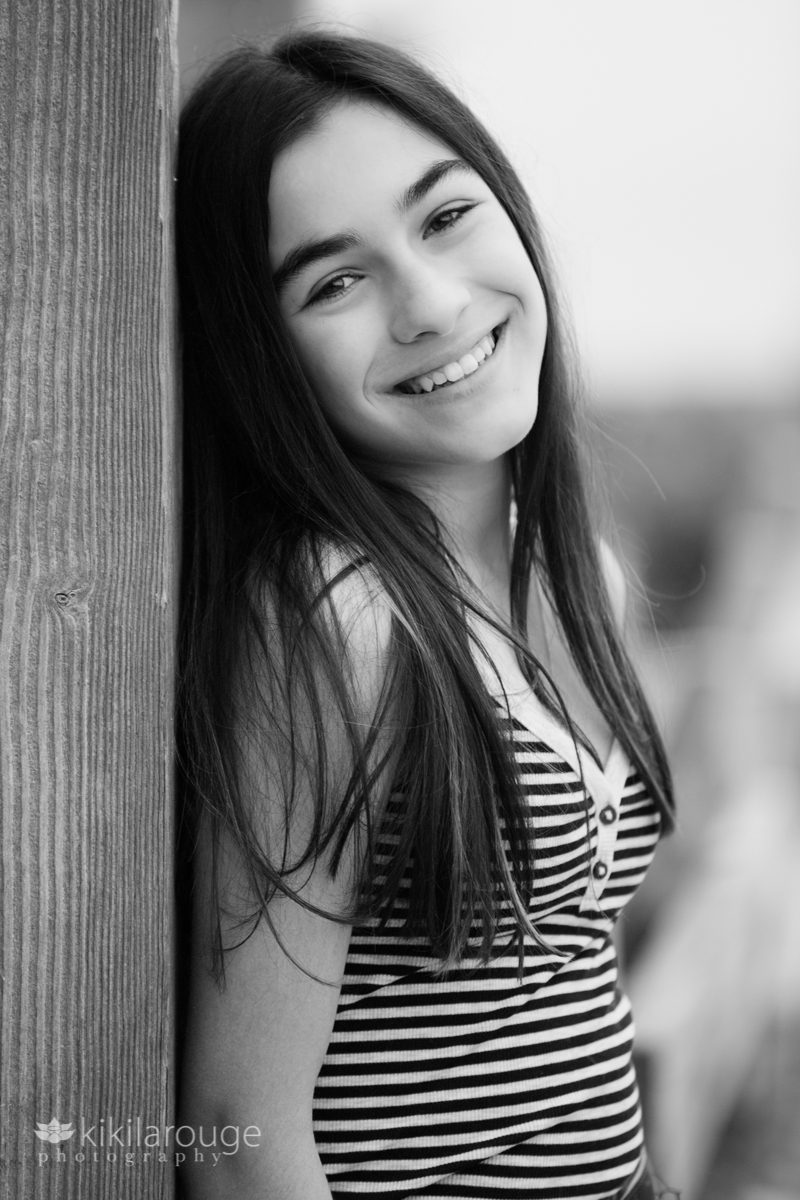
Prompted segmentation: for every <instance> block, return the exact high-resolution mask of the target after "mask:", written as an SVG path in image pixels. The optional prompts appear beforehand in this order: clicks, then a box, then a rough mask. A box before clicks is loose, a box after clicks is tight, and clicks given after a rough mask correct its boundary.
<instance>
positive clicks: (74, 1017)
mask: <svg viewBox="0 0 800 1200" xmlns="http://www.w3.org/2000/svg"><path fill="white" fill-rule="evenodd" d="M174 18H175V12H174V8H173V5H172V2H171V0H131V2H126V0H80V3H79V2H78V0H22V2H21V3H14V2H11V0H6V2H4V3H2V4H0V56H2V57H1V61H0V212H1V213H2V214H3V222H4V224H3V227H2V228H3V232H2V235H0V256H1V257H0V296H2V300H1V301H0V303H2V310H0V325H1V326H2V356H3V357H2V366H1V368H0V369H1V370H2V377H1V378H2V410H1V411H0V751H1V753H0V788H2V803H1V804H0V855H1V856H2V859H1V860H2V918H1V919H0V932H1V934H2V944H1V945H0V969H2V986H3V993H2V1060H0V1196H2V1197H3V1200H6V1198H8V1200H11V1198H12V1197H13V1198H14V1200H18V1198H20V1197H25V1198H26V1200H35V1198H39V1197H58V1198H59V1200H72V1198H73V1197H74V1198H77V1197H81V1200H94V1198H95V1197H97V1198H100V1197H113V1198H114V1200H121V1198H123V1197H136V1200H149V1198H150V1197H156V1196H158V1197H169V1196H172V1195H173V1171H172V1167H171V1165H170V1164H169V1162H167V1163H159V1162H158V1160H157V1156H155V1155H151V1157H150V1159H149V1160H148V1161H143V1158H142V1153H143V1149H142V1148H141V1147H139V1148H138V1149H137V1148H136V1147H133V1146H132V1147H130V1149H131V1150H133V1149H137V1155H136V1160H135V1161H134V1162H133V1163H131V1165H126V1164H125V1161H124V1156H125V1151H126V1150H128V1149H129V1147H128V1146H120V1145H118V1144H117V1143H116V1141H115V1140H113V1139H112V1143H111V1145H108V1143H107V1144H106V1146H103V1145H102V1144H101V1143H100V1128H101V1127H100V1126H99V1125H98V1122H100V1121H101V1119H102V1121H103V1125H102V1129H103V1130H107V1128H108V1125H109V1123H110V1124H111V1126H112V1128H114V1129H117V1128H118V1127H119V1126H122V1127H123V1129H122V1133H121V1135H120V1140H122V1141H126V1140H128V1141H130V1140H131V1137H132V1136H134V1135H135V1132H136V1129H137V1127H136V1126H135V1125H134V1126H133V1127H129V1126H128V1125H127V1122H128V1119H129V1118H131V1119H132V1120H134V1121H135V1120H136V1118H137V1117H138V1118H141V1120H142V1122H143V1123H144V1124H153V1125H154V1126H164V1125H166V1124H169V1123H170V1122H171V1121H172V1120H173V1116H172V1105H173V1063H172V1024H173V994H172V992H173V979H172V975H173V969H172V957H173V945H172V941H173V902H172V842H173V823H174V816H173V804H174V794H173V793H174V787H173V750H172V695H173V676H174V650H173V647H174V626H175V608H176V584H177V528H176V526H177V522H176V511H177V505H176V494H177V461H176V458H177V456H176V433H177V415H176V414H177V406H176V387H175V336H174V309H175V300H174V285H173V267H172V250H171V225H172V219H171V212H172V209H171V206H172V200H171V193H172V172H173V166H172V163H173V143H174V126H175V100H174V96H175V78H176V64H175V55H174V45H175V36H174V35H175V30H174ZM53 1117H55V1118H56V1119H57V1120H58V1121H60V1122H62V1123H70V1124H71V1126H72V1127H73V1129H75V1133H74V1134H73V1136H72V1137H71V1138H69V1139H68V1140H66V1141H64V1142H63V1143H62V1144H61V1145H55V1144H50V1143H46V1142H42V1141H39V1140H37V1138H36V1137H35V1136H34V1129H35V1124H36V1122H43V1123H44V1122H49V1121H50V1119H51V1118H53ZM92 1126H95V1132H94V1134H92V1133H91V1132H90V1137H91V1138H92V1139H93V1140H94V1142H95V1143H97V1145H96V1146H92V1144H91V1142H86V1141H85V1140H84V1139H83V1137H82V1133H83V1129H82V1127H88V1128H89V1129H91V1127H92ZM106 1138H107V1134H106ZM81 1152H82V1153H83V1154H84V1161H82V1162H81V1161H80V1160H79V1161H76V1155H78V1154H80V1153H81ZM110 1153H114V1154H115V1156H116V1161H110V1160H109V1154H110ZM59 1154H62V1155H63V1156H64V1160H65V1161H59V1157H58V1156H59ZM40 1155H48V1158H47V1159H46V1160H45V1159H40Z"/></svg>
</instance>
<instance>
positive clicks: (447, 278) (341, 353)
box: [269, 102, 547, 477]
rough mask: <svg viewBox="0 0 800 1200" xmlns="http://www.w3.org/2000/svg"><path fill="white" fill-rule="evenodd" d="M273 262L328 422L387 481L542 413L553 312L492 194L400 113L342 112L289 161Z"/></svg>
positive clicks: (494, 442) (460, 458) (495, 446)
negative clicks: (543, 367)
mask: <svg viewBox="0 0 800 1200" xmlns="http://www.w3.org/2000/svg"><path fill="white" fill-rule="evenodd" d="M269 212H270V243H269V246H270V259H271V264H272V269H273V272H274V279H275V285H276V288H277V290H278V295H279V303H280V307H281V311H282V313H283V316H284V318H285V320H286V324H287V326H288V330H289V334H290V337H291V339H292V341H293V343H294V346H295V349H296V351H297V354H298V356H299V359H300V362H301V363H302V366H303V369H304V370H305V372H306V374H307V376H308V379H309V381H310V383H311V385H312V387H313V389H314V391H315V394H316V395H317V397H318V399H319V403H320V405H321V406H322V408H323V410H324V412H325V414H326V416H327V418H328V420H329V421H330V424H331V426H332V427H333V428H334V430H335V431H336V432H337V433H338V435H339V437H340V439H341V440H342V442H343V443H344V444H345V445H346V446H347V447H348V448H349V449H350V451H351V452H352V453H354V454H355V455H356V456H357V457H358V458H360V459H362V460H365V461H367V462H369V463H370V464H372V466H373V467H376V468H377V469H378V471H379V472H383V473H384V474H386V475H390V474H392V473H395V474H398V473H399V474H400V475H403V474H411V475H415V474H416V475H418V476H421V477H431V476H433V475H435V471H436V468H437V467H441V466H442V465H445V464H447V465H448V466H450V465H455V464H466V463H485V462H488V461H492V460H495V459H499V458H500V457H501V456H502V455H504V454H505V453H506V452H507V451H508V450H509V449H511V447H513V446H515V445H516V444H517V443H518V442H519V441H520V440H521V439H522V438H523V437H524V436H525V434H526V433H528V431H529V430H530V428H531V426H532V425H533V422H534V420H535V417H536V408H537V393H538V382H539V369H540V366H541V361H542V353H543V351H544V344H545V334H546V330H547V318H546V314H545V304H544V297H543V295H542V289H541V287H540V285H539V280H538V278H537V276H536V273H535V271H534V269H533V267H532V266H531V263H530V260H529V259H528V256H527V255H526V253H525V250H524V248H523V246H522V243H521V242H520V240H519V237H518V236H517V233H516V231H515V229H514V227H513V225H512V223H511V221H510V219H509V217H508V216H507V215H506V213H505V211H504V209H503V208H502V207H501V205H500V204H499V202H498V201H497V199H496V198H495V196H494V194H493V193H492V192H491V191H490V189H489V188H488V187H487V185H486V184H485V183H484V182H483V180H482V179H481V178H480V176H478V175H477V174H476V173H475V172H474V171H473V170H472V169H471V168H469V167H468V166H467V165H466V164H465V163H463V162H461V161H460V160H459V159H458V157H457V156H456V154H455V153H454V151H452V150H451V149H450V148H449V147H448V146H446V145H444V144H442V143H441V142H438V141H436V140H435V139H434V138H433V137H431V136H429V135H428V134H427V133H425V132H424V131H422V130H421V129H419V128H418V127H417V126H415V125H411V124H409V123H407V122H406V121H404V120H403V119H401V118H400V117H399V116H398V115H397V114H395V113H394V112H393V111H391V110H389V109H384V108H381V107H378V106H375V105H370V104H366V103H360V102H344V103H341V104H339V105H337V106H336V107H335V108H334V109H333V110H332V111H331V112H330V113H329V114H328V115H327V116H326V117H325V118H324V119H323V120H322V121H321V122H320V123H319V125H318V126H317V127H316V128H315V129H314V130H313V131H312V132H310V133H308V134H306V135H304V136H303V137H301V138H300V139H299V140H298V141H297V142H295V143H294V144H293V145H292V146H290V147H289V148H288V149H287V150H285V151H284V152H283V153H282V154H280V155H279V156H278V157H277V159H276V161H275V164H274V168H273V173H272V178H271V183H270V192H269Z"/></svg>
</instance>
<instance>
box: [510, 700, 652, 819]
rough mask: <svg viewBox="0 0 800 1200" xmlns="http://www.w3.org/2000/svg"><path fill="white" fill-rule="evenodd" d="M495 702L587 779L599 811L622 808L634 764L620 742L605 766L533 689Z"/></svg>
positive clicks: (614, 743)
mask: <svg viewBox="0 0 800 1200" xmlns="http://www.w3.org/2000/svg"><path fill="white" fill-rule="evenodd" d="M494 699H495V701H496V702H497V703H498V704H499V705H500V707H501V708H507V710H508V712H509V713H510V714H511V716H512V717H514V718H515V719H516V720H517V721H518V722H519V724H520V725H522V726H523V727H524V728H525V729H526V730H527V731H528V733H530V735H531V736H532V737H534V738H536V739H537V741H542V742H544V743H545V744H546V745H547V746H548V747H549V748H550V749H551V750H553V751H554V753H556V754H557V755H558V756H559V758H561V759H563V760H564V762H566V763H567V765H568V766H570V767H572V768H573V770H574V771H575V773H576V774H577V775H578V776H582V777H583V779H584V781H585V783H586V787H587V790H588V791H589V793H590V795H591V796H592V798H593V800H594V802H595V804H596V805H597V807H598V808H603V807H604V806H605V805H607V804H610V805H612V806H613V807H614V808H616V807H617V806H618V805H619V802H620V800H621V798H622V793H623V791H624V789H625V784H626V782H627V779H628V775H629V773H630V760H629V758H628V755H627V753H626V752H625V749H624V747H623V745H622V743H621V742H620V741H619V738H617V737H616V736H613V737H612V741H611V746H610V747H609V751H608V755H607V757H606V761H605V764H603V765H601V764H600V762H599V761H598V760H597V759H596V758H595V756H594V755H593V754H591V753H590V752H589V751H588V750H587V749H586V748H585V747H584V746H582V745H581V744H580V742H577V741H573V739H572V737H571V736H570V733H569V730H568V729H567V728H566V726H564V725H561V724H559V722H558V721H556V720H555V718H554V717H553V715H552V714H551V713H550V712H549V711H548V710H547V709H546V708H545V706H544V705H543V704H542V702H541V701H540V700H539V699H538V698H537V697H536V696H535V694H534V692H533V690H532V689H531V688H527V689H526V690H525V691H524V692H512V693H510V694H507V695H503V696H502V697H498V696H497V695H495V697H494Z"/></svg>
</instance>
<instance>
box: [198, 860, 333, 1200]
mask: <svg viewBox="0 0 800 1200" xmlns="http://www.w3.org/2000/svg"><path fill="white" fill-rule="evenodd" d="M208 853H209V847H208V844H207V839H205V838H204V839H203V843H202V844H201V848H200V853H199V855H198V859H199V862H198V871H197V875H198V879H197V901H196V915H195V921H194V941H195V944H196V947H197V948H196V951H195V952H194V953H193V960H194V961H193V968H192V984H191V999H190V1016H189V1029H188V1038H187V1046H186V1053H185V1060H184V1078H183V1094H184V1104H183V1112H182V1114H181V1123H182V1124H188V1125H191V1126H192V1127H193V1128H195V1129H197V1128H198V1127H199V1126H200V1125H202V1126H203V1129H204V1131H205V1136H204V1140H205V1141H209V1140H210V1135H209V1130H210V1127H211V1126H216V1128H217V1131H218V1133H219V1131H220V1130H222V1129H223V1128H224V1127H225V1126H238V1127H239V1134H240V1138H241V1134H242V1133H243V1131H244V1130H245V1129H246V1128H247V1127H248V1126H257V1127H258V1129H259V1130H260V1137H258V1138H256V1137H253V1138H251V1140H252V1141H257V1142H258V1145H257V1146H256V1147H254V1148H251V1147H246V1146H242V1145H241V1141H240V1145H239V1149H238V1151H237V1153H236V1154H231V1155H222V1156H220V1157H219V1158H218V1159H217V1160H216V1165H215V1160H214V1158H213V1155H212V1153H210V1152H208V1151H205V1152H202V1153H203V1155H204V1161H203V1162H202V1163H197V1162H193V1161H192V1160H193V1154H192V1151H191V1150H189V1151H188V1153H187V1158H186V1167H185V1170H186V1172H187V1178H188V1185H189V1195H190V1196H191V1200H217V1198H219V1200H222V1198H223V1197H230V1196H236V1197H237V1198H239V1200H249V1198H250V1197H252V1198H253V1200H255V1198H256V1197H258V1198H259V1200H267V1198H269V1200H273V1198H274V1200H295V1198H296V1200H330V1190H329V1188H328V1184H327V1181H326V1179H325V1174H324V1172H323V1169H322V1166H321V1164H320V1160H319V1156H318V1154H317V1151H316V1147H315V1145H314V1136H313V1131H312V1126H311V1103H312V1096H313V1091H314V1084H315V1081H316V1078H317V1074H318V1072H319V1068H320V1065H321V1063H322V1059H323V1057H324V1054H325V1051H326V1049H327V1045H328V1040H329V1038H330V1031H331V1028H332V1026H333V1021H334V1017H335V1014H336V1005H337V1002H338V997H339V987H338V986H329V985H328V986H326V984H325V983H318V982H316V980H314V979H311V978H309V976H308V975H306V974H304V973H303V971H301V970H300V969H299V967H297V966H295V965H294V964H293V963H292V962H291V960H290V959H289V957H288V955H287V954H286V953H284V951H283V950H282V949H281V947H280V945H278V943H277V941H276V939H275V936H274V935H273V934H272V932H271V931H270V930H269V929H268V928H267V925H266V922H264V921H262V922H261V924H260V925H259V926H258V928H257V929H256V931H255V933H254V934H253V936H252V937H250V938H249V939H248V940H247V941H246V942H245V943H244V944H243V945H242V946H240V947H239V948H238V949H236V950H233V951H231V952H230V953H229V954H228V955H227V956H226V964H225V966H226V986H225V989H224V991H221V990H220V989H219V987H218V985H217V984H216V982H215V981H214V980H213V979H212V977H211V974H210V948H209V945H208V930H209V928H210V923H209V915H210V914H209V909H208V906H209V904H210V895H209V874H210V873H209V869H208ZM226 857H227V858H228V860H229V861H228V862H226V864H225V870H226V872H227V874H228V879H229V880H230V881H231V882H233V881H234V880H235V875H236V871H235V868H234V867H233V865H232V862H231V861H230V860H231V858H232V856H231V855H230V854H229V855H227V856H226ZM338 891H339V889H338V888H337V887H336V885H335V884H334V883H333V881H330V880H329V879H328V880H326V879H324V878H323V876H322V872H318V873H316V875H315V877H312V879H311V880H310V881H309V883H308V885H307V886H306V888H304V889H303V894H304V895H305V896H306V898H307V899H309V900H313V901H314V902H316V903H319V904H320V906H323V907H331V908H333V909H335V908H336V907H337V904H342V903H343V901H344V900H345V897H344V896H342V895H340V894H337V892H338ZM270 912H271V916H272V919H273V921H274V923H275V926H276V930H277V932H278V935H279V936H280V939H281V941H282V942H283V944H284V945H285V946H286V948H287V950H289V952H290V953H291V954H292V956H293V957H294V958H296V959H297V960H298V962H300V963H301V964H302V965H303V966H305V967H306V968H307V969H308V970H309V971H312V972H313V974H314V975H316V976H318V977H319V978H320V979H323V980H333V981H338V980H339V979H340V978H341V975H342V972H343V970H344V960H345V955H346V953H347V944H348V939H349V936H350V928H349V926H347V925H340V924H337V923H335V922H333V921H328V920H325V919H324V918H322V917H318V916H316V915H315V914H313V913H309V912H308V911H307V910H305V909H303V908H302V907H301V906H300V905H299V904H297V903H295V902H294V901H292V900H287V899H283V898H282V899H280V900H276V901H273V902H272V905H271V909H270ZM226 932H228V936H229V938H231V940H233V939H232V936H231V931H226ZM229 1141H231V1142H232V1141H233V1138H232V1137H229ZM217 1150H219V1147H217Z"/></svg>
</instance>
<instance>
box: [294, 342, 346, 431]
mask: <svg viewBox="0 0 800 1200" xmlns="http://www.w3.org/2000/svg"><path fill="white" fill-rule="evenodd" d="M293 340H294V345H295V350H296V351H297V356H298V358H299V359H300V363H301V366H302V367H303V370H304V371H305V373H306V376H307V377H308V380H309V382H310V384H311V386H312V388H313V389H314V392H315V393H316V396H317V399H318V401H319V403H320V406H321V407H322V409H323V411H324V412H326V413H328V414H329V415H331V416H333V414H334V412H337V411H340V410H342V409H347V407H348V401H349V402H353V403H354V402H355V401H356V400H357V397H358V396H359V395H360V394H361V391H362V387H361V384H362V383H363V363H362V362H361V356H360V354H359V350H358V345H357V343H356V342H355V341H354V340H353V339H351V338H348V337H347V336H345V333H344V331H342V330H337V331H336V333H335V334H334V331H333V329H332V328H331V330H326V329H324V328H323V329H319V328H318V329H314V330H310V331H301V332H299V333H298V334H296V335H295V337H294V339H293Z"/></svg>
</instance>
